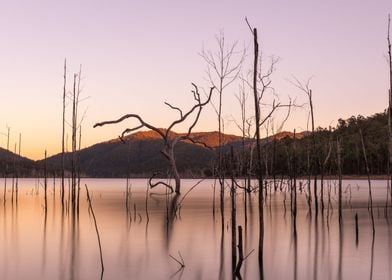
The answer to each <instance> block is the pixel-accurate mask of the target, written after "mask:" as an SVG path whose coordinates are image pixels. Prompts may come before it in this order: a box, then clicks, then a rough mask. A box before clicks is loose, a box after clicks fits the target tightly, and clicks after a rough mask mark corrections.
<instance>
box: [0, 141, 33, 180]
mask: <svg viewBox="0 0 392 280" xmlns="http://www.w3.org/2000/svg"><path fill="white" fill-rule="evenodd" d="M36 172H37V165H36V163H35V162H34V161H33V160H30V159H28V158H25V157H21V156H19V155H17V154H14V153H12V152H10V151H8V150H5V149H3V148H0V173H1V176H4V175H7V176H12V175H14V174H17V175H18V176H22V177H26V176H35V175H36Z"/></svg>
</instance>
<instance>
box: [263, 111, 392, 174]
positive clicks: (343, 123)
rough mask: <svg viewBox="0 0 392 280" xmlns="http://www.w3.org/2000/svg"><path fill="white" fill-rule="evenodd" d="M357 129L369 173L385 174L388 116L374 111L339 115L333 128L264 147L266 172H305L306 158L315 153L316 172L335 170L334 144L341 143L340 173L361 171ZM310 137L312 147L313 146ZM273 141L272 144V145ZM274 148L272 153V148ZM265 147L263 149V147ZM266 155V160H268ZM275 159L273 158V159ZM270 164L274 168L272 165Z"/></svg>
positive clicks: (361, 155)
mask: <svg viewBox="0 0 392 280" xmlns="http://www.w3.org/2000/svg"><path fill="white" fill-rule="evenodd" d="M361 132H362V135H363V142H364V147H365V152H366V156H367V160H368V163H369V169H370V173H371V174H373V175H380V174H387V171H388V119H387V114H386V113H385V112H384V113H378V114H374V115H372V116H370V117H363V116H361V115H359V116H357V117H354V116H352V117H350V118H349V119H347V120H343V119H339V120H338V125H337V127H335V128H328V129H326V128H318V129H317V131H316V132H315V133H314V135H313V134H308V135H307V136H306V137H304V138H303V139H299V140H296V141H293V139H292V138H289V137H286V138H284V139H282V140H281V141H277V142H276V143H275V144H273V143H272V144H270V145H269V148H267V150H266V152H267V156H266V157H265V158H267V162H268V165H269V167H268V170H269V172H270V174H272V173H275V174H282V173H283V174H291V173H293V172H294V171H293V169H294V168H293V167H294V158H295V171H296V173H298V174H300V175H306V174H308V173H309V165H311V164H309V165H308V159H309V162H311V161H312V159H313V157H315V159H316V160H315V161H316V163H317V164H316V167H315V168H316V170H318V171H317V173H319V174H320V173H322V172H323V173H324V174H331V175H335V174H337V144H338V142H339V143H340V146H341V161H342V173H343V174H345V175H365V174H366V165H365V160H364V152H363V146H362V141H361ZM313 137H314V139H315V146H316V147H315V149H314V148H313ZM273 145H275V148H273ZM274 149H275V153H274V152H273V151H274ZM264 151H265V150H264ZM268 159H270V160H268ZM273 159H275V162H273ZM273 167H274V168H273Z"/></svg>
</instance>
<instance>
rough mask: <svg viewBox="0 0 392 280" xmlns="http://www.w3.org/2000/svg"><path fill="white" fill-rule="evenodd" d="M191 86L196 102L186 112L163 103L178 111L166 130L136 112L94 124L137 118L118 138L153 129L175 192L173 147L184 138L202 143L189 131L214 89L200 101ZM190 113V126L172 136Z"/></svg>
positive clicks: (176, 177)
mask: <svg viewBox="0 0 392 280" xmlns="http://www.w3.org/2000/svg"><path fill="white" fill-rule="evenodd" d="M192 86H193V87H194V90H192V93H193V98H194V100H195V102H196V104H195V105H193V106H192V108H191V109H189V110H188V111H187V112H185V113H184V112H183V110H182V109H180V108H179V107H175V106H173V105H171V104H169V103H167V102H165V104H166V105H167V106H168V107H169V108H170V109H172V110H174V111H178V113H179V118H177V119H176V120H174V121H173V122H172V123H171V124H170V125H169V126H168V128H167V129H166V130H163V129H160V128H157V127H156V126H154V125H151V124H149V123H147V122H145V121H144V120H143V119H142V117H141V116H139V115H137V114H126V115H124V116H122V117H120V118H119V119H117V120H113V121H103V122H100V123H97V124H95V125H94V127H97V126H104V125H107V124H115V123H120V122H122V121H124V120H126V119H135V120H137V121H138V122H139V125H137V126H135V127H132V128H127V129H125V130H124V131H123V132H122V134H121V136H120V139H123V137H124V136H125V135H126V134H128V133H130V132H133V131H136V130H139V129H141V128H148V129H151V130H153V131H155V132H156V133H157V134H158V135H159V136H160V137H161V138H162V140H163V142H164V143H163V148H162V150H161V153H162V154H163V156H164V157H165V158H166V159H167V160H168V162H169V164H170V167H171V171H172V175H173V177H174V180H175V192H176V193H177V194H179V193H180V185H181V179H180V175H179V173H178V170H177V165H176V160H175V156H174V147H175V146H176V144H177V143H178V142H181V141H186V140H188V141H191V142H193V143H199V144H203V143H200V142H197V141H196V140H194V139H192V137H191V133H192V129H193V128H194V127H195V126H196V124H197V122H198V120H199V117H200V114H201V112H202V110H203V108H204V106H206V105H207V104H208V103H209V102H210V100H211V96H212V93H213V90H214V87H211V88H210V91H209V94H208V97H207V99H206V100H205V101H204V102H202V100H201V98H200V93H199V89H198V87H197V86H196V85H195V84H193V83H192ZM192 115H194V119H193V121H192V122H191V124H190V126H189V127H188V131H187V133H185V134H181V135H178V136H174V135H173V133H171V132H172V130H173V128H174V127H175V126H176V125H178V124H180V123H183V122H185V121H186V120H187V119H188V118H189V117H190V116H192ZM164 185H167V184H164Z"/></svg>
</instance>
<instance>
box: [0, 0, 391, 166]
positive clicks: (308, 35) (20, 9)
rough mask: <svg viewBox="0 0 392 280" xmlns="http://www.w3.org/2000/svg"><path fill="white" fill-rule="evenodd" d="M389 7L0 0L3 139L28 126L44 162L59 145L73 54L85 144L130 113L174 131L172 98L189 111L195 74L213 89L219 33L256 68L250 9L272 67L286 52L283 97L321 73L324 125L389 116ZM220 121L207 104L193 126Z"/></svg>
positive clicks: (293, 120) (30, 142)
mask: <svg viewBox="0 0 392 280" xmlns="http://www.w3.org/2000/svg"><path fill="white" fill-rule="evenodd" d="M388 13H392V1H390V0H375V1H370V0H364V1H354V0H345V1H340V0H329V1H319V0H316V1H315V0H313V1H310V0H297V1H289V0H275V1H265V0H259V1H248V0H246V1H221V0H218V1H205V0H202V1H179V0H170V1H148V0H147V1H121V0H111V1H101V0H94V1H92V0H85V1H74V0H70V1H57V0H56V1H53V0H50V1H49V0H47V1H44V0H36V1H27V0H26V1H19V0H15V1H1V2H0V36H1V38H2V39H1V44H0V100H1V106H0V147H2V148H4V147H6V145H7V137H6V136H5V134H7V127H10V149H11V147H12V150H13V149H14V145H15V143H17V142H18V141H19V134H21V135H22V145H21V153H22V155H23V156H26V157H29V158H32V159H40V158H43V156H44V152H45V150H47V152H48V155H49V156H50V155H53V154H56V153H59V152H60V151H61V132H62V125H61V124H62V87H63V64H64V59H67V65H68V74H67V78H68V80H71V78H72V76H73V74H74V73H77V72H78V71H79V67H80V65H81V67H82V81H81V84H82V93H81V96H82V98H83V101H82V102H81V103H80V109H79V110H80V112H81V113H84V112H85V117H84V119H83V121H82V123H81V126H82V143H81V146H82V147H87V146H91V145H93V144H95V143H98V142H102V141H106V140H109V139H112V138H116V137H117V136H118V135H119V134H120V133H121V132H122V130H123V129H125V128H127V127H133V126H135V122H132V121H127V122H124V123H121V124H118V125H112V126H104V127H100V128H93V125H94V124H95V123H96V122H100V121H103V120H111V119H116V118H118V117H120V116H122V115H123V114H126V113H136V114H140V115H141V116H142V117H143V118H144V119H145V121H147V122H149V123H151V124H153V125H155V126H156V127H167V126H168V124H170V123H171V122H172V121H173V120H174V119H175V118H177V117H178V115H177V114H176V112H173V111H172V110H170V109H169V108H168V107H167V106H166V105H164V102H165V101H167V102H169V103H171V104H173V105H175V106H178V107H181V108H184V110H186V109H187V108H190V107H191V106H192V105H193V97H192V95H191V90H192V86H191V83H192V82H193V83H195V84H197V85H198V86H199V87H200V89H202V88H203V89H208V88H209V87H210V82H209V81H208V79H207V75H206V63H205V61H204V60H203V58H202V57H201V56H200V52H201V50H202V49H203V48H204V49H205V50H211V51H213V52H214V51H216V50H217V44H216V40H215V36H216V35H217V34H219V33H220V32H223V33H224V36H225V42H226V44H227V46H230V45H231V44H233V43H234V42H237V46H238V48H239V50H240V49H243V48H246V49H247V56H246V59H245V61H244V64H243V72H244V75H245V76H246V73H248V71H249V70H250V69H251V63H252V51H253V46H252V34H251V33H250V30H249V28H248V26H247V24H246V23H245V20H244V19H245V17H247V18H248V20H249V21H250V23H251V25H252V26H254V27H256V28H257V29H258V33H259V43H260V47H261V51H262V56H263V58H262V67H263V69H267V68H268V65H269V62H270V58H271V57H272V56H273V57H277V58H279V62H278V64H277V65H276V70H275V72H274V73H273V76H272V85H273V87H274V89H275V93H276V96H275V98H279V100H280V101H281V102H282V103H285V102H287V100H288V98H289V96H290V97H291V98H292V99H295V100H296V102H297V104H305V103H306V98H305V95H304V94H303V93H302V92H301V91H299V90H298V89H297V88H296V87H295V86H293V84H292V81H293V80H294V77H296V78H298V79H299V80H301V81H306V80H307V79H309V78H310V77H312V79H311V83H310V86H311V88H312V91H313V102H314V110H315V123H316V125H317V126H321V127H328V126H329V125H333V126H334V125H336V123H337V120H338V119H339V118H349V117H350V116H352V115H358V114H361V115H364V116H369V115H372V114H374V113H377V112H382V111H383V110H384V109H385V108H386V107H387V100H388V97H387V93H388V64H387V60H386V54H387V43H386V37H387V17H388ZM239 84H240V81H236V82H234V83H233V84H232V86H230V87H228V88H227V89H226V90H225V92H224V93H223V117H224V120H225V126H224V127H225V132H226V133H231V134H240V131H239V130H238V128H237V127H236V125H235V124H234V122H233V120H237V121H238V120H240V114H239V113H240V111H239V104H238V102H237V100H236V98H235V95H236V94H238V85H239ZM67 88H68V91H71V88H72V85H71V84H68V87H67ZM250 94H251V92H250V91H249V98H248V102H247V112H248V116H249V117H250V116H251V115H252V108H254V107H253V106H254V105H253V103H252V98H251V95H250ZM269 101H270V100H269ZM213 102H214V103H215V104H216V102H217V94H216V93H215V94H214V97H213ZM265 103H268V100H266V101H265ZM266 106H267V107H265V108H264V109H262V114H263V113H264V114H265V112H266V111H268V104H267V105H266ZM67 110H68V111H69V110H70V104H67ZM284 114H285V112H283V111H282V112H279V114H278V115H277V116H276V117H275V118H274V122H276V123H277V124H278V123H279V120H280V118H282V116H284ZM307 118H308V107H307V105H306V104H305V106H304V107H303V108H297V109H295V110H294V112H293V113H292V114H291V117H290V119H289V121H288V122H287V123H286V124H285V127H284V130H293V129H296V130H297V131H301V130H306V126H307ZM67 120H68V122H70V115H69V113H67ZM217 127H218V122H217V117H216V114H215V111H214V109H213V107H212V106H207V107H206V108H205V110H204V111H203V113H202V116H201V118H200V121H199V123H198V125H197V127H196V128H195V131H213V130H217V129H218V128H217ZM186 128H187V127H186V125H183V126H180V127H178V128H176V129H175V130H176V131H177V132H182V131H185V129H186ZM67 131H68V134H69V133H70V132H69V126H67ZM263 133H264V134H265V133H266V130H265V129H264V130H263ZM68 138H69V139H70V138H71V137H70V135H69V136H68ZM68 142H69V143H68V144H69V146H70V141H68Z"/></svg>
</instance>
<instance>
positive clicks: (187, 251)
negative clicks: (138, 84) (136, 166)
mask: <svg viewBox="0 0 392 280" xmlns="http://www.w3.org/2000/svg"><path fill="white" fill-rule="evenodd" d="M197 182H198V180H183V194H185V193H186V192H187V190H189V189H190V188H191V187H192V186H194V185H195V184H196V183H197ZM213 183H214V182H213V181H212V180H205V181H203V182H201V183H200V184H199V185H197V186H196V187H195V188H194V189H193V190H192V191H191V192H190V193H189V194H188V195H187V196H186V197H185V199H184V200H182V198H183V197H184V195H182V196H180V197H179V198H177V203H180V202H181V205H182V206H181V211H180V213H177V215H176V216H173V215H171V214H170V213H169V212H170V211H168V210H167V207H166V206H170V204H171V202H172V200H173V199H174V198H173V197H171V198H169V199H168V198H167V197H166V196H165V195H162V194H164V193H165V189H164V188H163V187H157V188H156V189H154V190H150V193H149V195H148V197H147V198H148V200H147V209H146V187H147V181H146V180H142V179H140V180H139V179H138V180H132V181H131V191H132V193H131V196H130V198H129V203H128V209H127V208H126V203H125V188H126V182H125V180H124V179H86V180H82V184H81V186H83V188H82V189H81V199H80V210H79V215H78V217H76V218H73V217H72V215H71V214H70V213H69V212H68V211H66V210H65V211H62V207H61V203H60V199H59V192H58V187H59V185H60V184H59V181H56V184H55V188H56V189H55V191H54V188H53V180H49V183H48V208H47V213H46V214H45V210H44V195H43V194H44V193H43V180H37V179H20V180H19V184H18V185H19V194H18V200H17V201H16V199H15V196H14V199H12V193H11V185H12V180H11V179H8V180H7V192H6V201H5V202H4V197H3V195H4V180H0V186H1V187H0V198H1V203H0V279H12V280H15V279H100V277H101V264H100V254H99V248H98V242H97V236H96V232H95V227H94V221H93V219H92V216H91V215H90V213H89V211H88V203H87V200H86V192H85V189H84V184H87V185H88V187H89V189H90V194H91V196H92V204H93V208H94V212H95V216H96V220H97V225H98V229H99V232H100V237H101V243H102V253H103V261H104V265H105V271H104V274H103V279H230V278H231V269H232V268H231V212H230V197H229V191H228V189H227V190H226V194H225V220H224V230H223V232H222V227H221V215H220V211H219V197H218V187H217V189H216V191H217V195H216V211H215V215H213ZM343 185H344V188H343V190H344V193H343V207H344V210H343V224H342V226H340V227H339V221H338V209H337V186H336V182H334V181H330V182H328V184H327V186H326V192H325V207H326V208H325V210H324V213H323V214H322V213H321V211H320V212H319V214H318V216H317V217H316V216H315V213H314V210H313V212H312V214H309V211H308V208H307V204H306V197H305V194H304V193H298V215H297V238H295V237H294V235H293V222H292V216H291V212H290V195H289V194H288V193H286V192H285V191H284V190H283V191H282V192H281V191H277V192H271V194H269V195H268V197H267V199H266V200H265V206H264V211H265V212H264V217H265V239H264V252H263V255H264V261H263V264H264V269H263V274H264V279H392V268H391V266H392V224H391V223H392V210H391V208H388V209H387V211H386V208H385V203H386V195H387V186H386V182H385V181H373V182H372V187H373V200H374V203H373V204H374V218H375V228H376V231H375V235H374V238H373V234H372V226H371V219H370V215H369V212H368V209H367V205H368V188H367V182H366V181H344V184H343ZM328 191H329V193H330V202H328ZM181 200H182V201H181ZM146 210H147V211H146ZM245 210H246V217H247V223H245ZM147 213H148V219H147ZM356 213H357V214H358V217H359V239H358V242H357V241H356V235H355V220H354V216H355V214H356ZM237 225H241V226H242V227H243V228H244V244H243V245H244V254H245V255H248V254H249V256H248V257H247V258H246V260H245V262H244V264H243V266H242V269H241V275H242V277H243V278H244V279H258V278H259V277H260V267H259V262H258V236H259V231H258V228H259V226H258V205H257V194H256V193H252V194H251V195H250V196H249V197H248V201H247V207H246V209H245V207H244V194H243V191H240V192H239V193H238V195H237ZM178 252H180V254H181V256H182V257H183V259H184V262H185V267H184V268H183V269H180V266H179V264H178V263H177V262H176V261H174V260H173V259H172V258H170V257H169V255H172V256H173V257H175V258H177V259H180V256H179V253H178Z"/></svg>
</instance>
